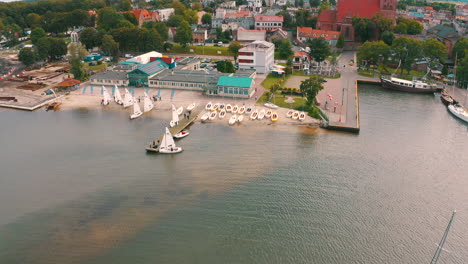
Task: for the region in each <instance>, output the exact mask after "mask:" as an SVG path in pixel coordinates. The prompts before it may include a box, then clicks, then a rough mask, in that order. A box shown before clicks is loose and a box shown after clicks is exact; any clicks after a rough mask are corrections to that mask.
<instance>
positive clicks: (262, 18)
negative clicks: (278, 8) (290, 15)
mask: <svg viewBox="0 0 468 264" xmlns="http://www.w3.org/2000/svg"><path fill="white" fill-rule="evenodd" d="M254 18H255V22H283V20H284V17H283V16H262V15H256V16H255V17H254Z"/></svg>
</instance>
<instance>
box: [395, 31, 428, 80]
mask: <svg viewBox="0 0 468 264" xmlns="http://www.w3.org/2000/svg"><path fill="white" fill-rule="evenodd" d="M422 47H423V43H422V41H420V40H416V39H412V38H408V37H398V38H396V39H395V40H394V41H393V44H392V50H393V51H394V52H395V53H396V57H397V58H398V59H399V60H400V61H401V71H402V72H403V69H406V70H407V72H408V73H409V72H410V70H411V66H412V65H413V62H414V60H415V59H416V58H420V57H421V56H422V51H423V48H422Z"/></svg>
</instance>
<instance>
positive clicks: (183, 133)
mask: <svg viewBox="0 0 468 264" xmlns="http://www.w3.org/2000/svg"><path fill="white" fill-rule="evenodd" d="M188 135H190V133H189V132H188V131H187V130H185V129H184V130H182V131H180V132H179V133H177V134H175V135H174V138H177V139H181V138H184V137H186V136H188Z"/></svg>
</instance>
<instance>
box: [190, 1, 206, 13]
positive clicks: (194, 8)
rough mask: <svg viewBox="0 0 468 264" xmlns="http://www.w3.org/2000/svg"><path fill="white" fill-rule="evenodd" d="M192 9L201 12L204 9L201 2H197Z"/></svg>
mask: <svg viewBox="0 0 468 264" xmlns="http://www.w3.org/2000/svg"><path fill="white" fill-rule="evenodd" d="M192 9H193V10H197V11H200V10H202V9H203V5H202V4H201V3H200V2H195V3H193V4H192Z"/></svg>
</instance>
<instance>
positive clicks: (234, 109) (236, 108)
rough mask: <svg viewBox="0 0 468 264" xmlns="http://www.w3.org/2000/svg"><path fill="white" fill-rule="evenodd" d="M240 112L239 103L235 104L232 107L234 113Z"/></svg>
mask: <svg viewBox="0 0 468 264" xmlns="http://www.w3.org/2000/svg"><path fill="white" fill-rule="evenodd" d="M238 112H239V107H238V106H237V105H234V106H233V107H232V113H233V114H236V113H238Z"/></svg>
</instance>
